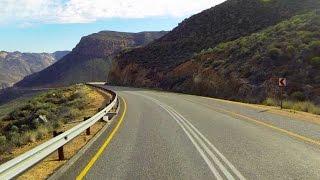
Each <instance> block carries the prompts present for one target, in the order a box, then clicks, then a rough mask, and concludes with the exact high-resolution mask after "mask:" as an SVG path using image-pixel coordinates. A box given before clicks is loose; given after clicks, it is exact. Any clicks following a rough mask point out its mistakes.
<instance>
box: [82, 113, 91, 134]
mask: <svg viewBox="0 0 320 180" xmlns="http://www.w3.org/2000/svg"><path fill="white" fill-rule="evenodd" d="M89 118H90V117H85V118H83V121H85V120H87V119H89ZM90 134H91V131H90V127H88V129H86V135H90Z"/></svg>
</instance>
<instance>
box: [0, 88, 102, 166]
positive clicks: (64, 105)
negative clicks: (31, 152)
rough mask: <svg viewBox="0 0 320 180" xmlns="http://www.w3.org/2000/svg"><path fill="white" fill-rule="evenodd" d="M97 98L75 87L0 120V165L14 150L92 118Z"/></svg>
mask: <svg viewBox="0 0 320 180" xmlns="http://www.w3.org/2000/svg"><path fill="white" fill-rule="evenodd" d="M97 94H99V93H98V92H97V91H95V90H93V89H91V88H89V87H87V86H85V85H75V86H71V87H67V88H61V89H56V90H50V91H48V92H45V93H41V94H39V95H37V96H35V97H33V98H31V99H30V100H28V101H27V102H24V104H21V105H20V106H17V107H14V108H13V109H12V110H11V111H10V112H7V114H6V115H4V116H3V117H2V118H1V119H0V154H1V158H0V162H1V161H4V160H5V159H9V158H10V157H11V156H10V154H9V153H8V152H12V150H13V149H14V148H18V147H21V146H24V145H26V144H28V143H34V142H36V141H40V140H43V139H45V138H46V137H51V136H52V132H53V131H54V130H58V129H60V128H61V127H63V126H64V124H67V123H73V122H74V121H76V120H83V118H84V117H87V116H92V115H93V114H95V113H96V112H97V110H98V108H100V107H97V106H96V104H94V102H95V101H94V100H95V99H94V98H95V97H96V96H97ZM13 104H14V105H16V104H15V103H13ZM4 158H5V159H4Z"/></svg>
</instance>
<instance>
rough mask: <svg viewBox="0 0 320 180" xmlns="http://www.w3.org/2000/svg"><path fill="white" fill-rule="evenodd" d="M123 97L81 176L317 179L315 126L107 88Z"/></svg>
mask: <svg viewBox="0 0 320 180" xmlns="http://www.w3.org/2000/svg"><path fill="white" fill-rule="evenodd" d="M108 88H111V89H113V90H115V91H116V92H117V93H118V94H119V95H120V96H121V97H123V98H124V99H125V101H126V103H127V107H128V108H127V112H126V115H125V117H124V119H123V123H122V125H121V127H120V128H119V131H118V132H117V134H116V135H115V137H114V138H113V139H112V141H111V142H110V144H109V145H108V147H107V148H106V149H105V150H104V152H103V153H102V154H101V156H100V157H99V159H98V160H97V161H96V162H95V163H94V164H93V166H92V167H91V168H90V170H89V171H88V172H87V173H86V175H85V179H320V168H319V167H320V143H319V139H320V125H319V124H316V123H310V122H307V121H303V120H301V119H292V118H289V117H286V116H283V115H278V114H273V113H271V112H268V111H263V110H261V109H257V108H252V107H248V106H244V105H241V104H236V103H227V102H223V101H219V100H215V99H209V98H203V97H198V96H191V95H182V94H175V93H165V92H156V91H149V90H142V89H133V88H121V87H108Z"/></svg>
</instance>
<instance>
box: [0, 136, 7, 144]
mask: <svg viewBox="0 0 320 180" xmlns="http://www.w3.org/2000/svg"><path fill="white" fill-rule="evenodd" d="M6 142H7V138H6V136H2V135H1V136H0V146H4V145H5V144H6Z"/></svg>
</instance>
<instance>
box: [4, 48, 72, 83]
mask: <svg viewBox="0 0 320 180" xmlns="http://www.w3.org/2000/svg"><path fill="white" fill-rule="evenodd" d="M67 53H69V52H68V51H57V52H54V53H21V52H5V51H1V52H0V89H3V88H6V87H10V86H12V85H13V84H14V83H16V82H18V81H20V80H21V79H23V78H24V77H25V76H27V75H30V74H32V73H35V72H38V71H41V70H43V69H44V68H46V67H48V66H49V65H51V64H53V63H54V62H56V61H57V60H58V59H60V58H62V57H63V56H65V55H66V54H67Z"/></svg>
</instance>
